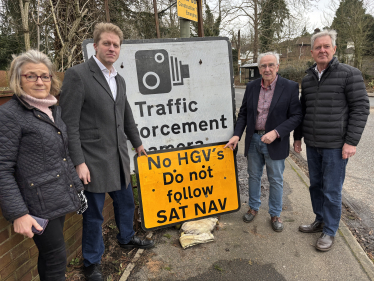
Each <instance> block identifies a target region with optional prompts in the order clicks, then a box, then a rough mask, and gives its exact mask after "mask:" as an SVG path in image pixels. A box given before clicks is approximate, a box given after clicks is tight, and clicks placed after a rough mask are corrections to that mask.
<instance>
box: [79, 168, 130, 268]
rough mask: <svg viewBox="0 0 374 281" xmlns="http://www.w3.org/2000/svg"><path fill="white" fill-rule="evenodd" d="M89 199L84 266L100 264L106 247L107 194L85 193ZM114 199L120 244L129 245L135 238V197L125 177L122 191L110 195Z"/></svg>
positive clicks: (122, 180)
mask: <svg viewBox="0 0 374 281" xmlns="http://www.w3.org/2000/svg"><path fill="white" fill-rule="evenodd" d="M84 193H85V195H86V197H87V202H88V209H87V210H86V211H85V212H84V213H83V235H82V253H83V258H84V266H86V267H87V266H90V265H91V264H99V263H100V262H101V256H102V255H103V254H104V250H105V246H104V241H103V235H102V228H101V226H102V224H103V222H104V217H103V214H102V212H103V207H104V201H105V193H93V192H88V191H85V192H84ZM108 194H109V195H110V197H112V199H113V207H114V216H115V220H116V224H117V228H118V230H119V233H118V235H117V239H118V242H119V243H121V244H127V243H128V242H129V241H130V240H131V238H132V237H133V236H134V234H135V232H134V229H133V220H134V210H135V204H134V196H133V194H132V187H131V184H129V186H127V187H126V183H125V179H124V176H123V175H121V189H120V190H118V191H113V192H109V193H108Z"/></svg>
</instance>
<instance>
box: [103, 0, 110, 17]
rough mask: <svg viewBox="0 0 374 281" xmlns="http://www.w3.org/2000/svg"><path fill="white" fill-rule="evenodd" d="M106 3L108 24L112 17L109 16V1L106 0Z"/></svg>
mask: <svg viewBox="0 0 374 281" xmlns="http://www.w3.org/2000/svg"><path fill="white" fill-rule="evenodd" d="M104 3H105V15H106V22H110V16H109V0H104Z"/></svg>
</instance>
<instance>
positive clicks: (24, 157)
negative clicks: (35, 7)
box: [0, 50, 87, 281]
mask: <svg viewBox="0 0 374 281" xmlns="http://www.w3.org/2000/svg"><path fill="white" fill-rule="evenodd" d="M60 84H61V83H60V81H59V80H58V78H57V76H56V75H55V74H54V72H53V65H52V63H51V61H50V60H49V59H48V57H47V56H46V55H45V54H43V53H41V52H38V51H36V50H30V51H27V52H25V53H23V54H21V55H19V56H17V57H15V58H14V59H13V61H12V63H11V66H10V70H9V85H10V88H11V90H12V91H13V92H14V95H13V98H12V99H11V100H10V101H9V102H7V103H6V104H4V105H2V106H0V207H1V209H2V213H3V216H4V217H5V218H6V219H7V220H8V221H10V222H12V223H13V226H14V231H15V232H16V233H19V234H22V235H25V236H27V237H29V238H33V239H34V242H35V244H36V246H37V248H38V250H39V258H38V271H39V276H40V280H42V281H43V280H54V281H59V280H65V268H66V250H65V243H64V236H63V227H64V221H65V215H66V214H68V213H70V212H74V211H77V210H78V213H82V212H83V211H84V210H85V208H86V207H87V202H86V201H85V197H84V195H83V192H82V190H83V185H82V183H81V181H80V179H79V178H78V175H77V174H76V172H75V168H74V166H73V163H72V161H71V160H70V157H69V152H68V143H67V140H68V136H67V133H66V126H65V124H64V123H63V121H62V119H61V109H60V107H59V106H57V105H56V103H57V99H56V98H55V96H56V95H57V94H58V93H59V90H60ZM45 223H47V224H45ZM40 224H42V225H40ZM34 234H38V235H34Z"/></svg>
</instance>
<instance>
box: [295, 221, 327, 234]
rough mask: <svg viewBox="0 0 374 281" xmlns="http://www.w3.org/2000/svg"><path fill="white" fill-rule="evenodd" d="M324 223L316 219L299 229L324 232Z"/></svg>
mask: <svg viewBox="0 0 374 281" xmlns="http://www.w3.org/2000/svg"><path fill="white" fill-rule="evenodd" d="M324 225H325V224H324V223H323V222H320V221H314V222H313V223H312V224H307V225H300V226H299V231H301V232H304V233H316V232H322V230H323V226H324Z"/></svg>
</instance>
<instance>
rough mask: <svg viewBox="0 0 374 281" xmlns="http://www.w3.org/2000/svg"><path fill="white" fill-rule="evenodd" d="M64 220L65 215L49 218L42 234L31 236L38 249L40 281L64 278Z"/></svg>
mask: <svg viewBox="0 0 374 281" xmlns="http://www.w3.org/2000/svg"><path fill="white" fill-rule="evenodd" d="M64 222H65V216H62V217H59V218H57V219H53V220H50V221H49V222H48V225H47V227H46V228H45V230H44V232H43V234H42V235H34V237H33V239H34V242H35V244H36V247H37V248H38V250H39V258H38V272H39V277H40V280H41V281H60V280H65V270H66V250H65V241H64V235H63V228H64Z"/></svg>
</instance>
